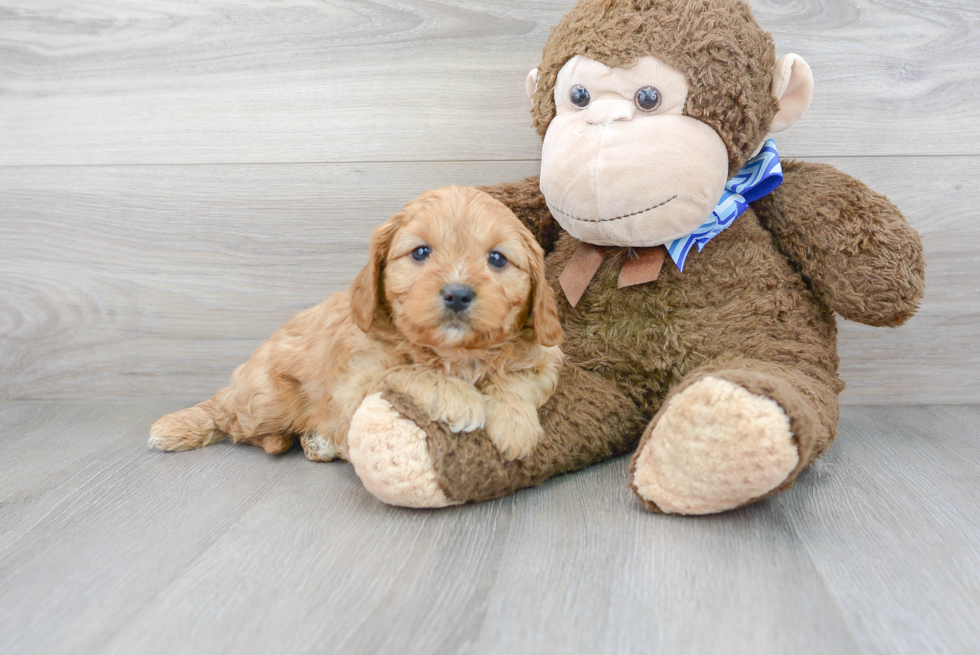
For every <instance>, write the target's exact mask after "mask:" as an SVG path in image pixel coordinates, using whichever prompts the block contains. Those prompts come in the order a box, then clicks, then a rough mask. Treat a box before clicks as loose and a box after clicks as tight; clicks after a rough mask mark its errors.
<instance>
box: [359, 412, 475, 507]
mask: <svg viewBox="0 0 980 655" xmlns="http://www.w3.org/2000/svg"><path fill="white" fill-rule="evenodd" d="M426 439H427V437H426V434H425V431H424V430H422V428H420V427H419V426H417V425H416V424H415V423H413V422H412V421H410V420H409V419H407V418H405V417H403V416H402V415H401V414H399V413H398V412H397V411H396V410H395V408H394V407H392V405H391V403H389V402H388V401H387V400H385V399H383V398H382V397H381V394H380V393H376V394H374V395H371V396H368V397H367V398H365V399H364V402H362V403H361V406H360V407H358V408H357V411H356V412H354V416H353V418H352V419H351V424H350V432H349V434H348V436H347V446H348V449H349V453H350V461H351V464H353V465H354V471H355V472H356V473H357V477H359V478H360V479H361V482H362V483H363V484H364V487H365V488H366V489H367V490H368V491H369V492H371V493H372V494H374V496H376V497H377V498H378V499H379V500H382V501H384V502H386V503H388V504H389V505H399V506H401V507H447V506H449V505H458V504H460V503H458V502H454V501H451V500H449V499H448V498H447V497H446V494H445V493H443V491H442V489H440V488H439V484H438V483H437V481H436V471H435V467H434V466H433V464H432V458H431V456H430V455H429V447H428V444H427V443H426Z"/></svg>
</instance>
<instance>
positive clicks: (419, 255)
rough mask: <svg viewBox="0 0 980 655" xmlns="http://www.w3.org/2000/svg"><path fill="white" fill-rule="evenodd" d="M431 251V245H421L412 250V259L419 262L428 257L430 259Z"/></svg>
mask: <svg viewBox="0 0 980 655" xmlns="http://www.w3.org/2000/svg"><path fill="white" fill-rule="evenodd" d="M431 252H432V249H431V248H429V246H419V247H418V248H416V249H415V250H413V251H412V259H414V260H415V261H417V262H421V261H425V260H426V259H428V257H429V254H430V253H431Z"/></svg>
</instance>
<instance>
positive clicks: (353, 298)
mask: <svg viewBox="0 0 980 655" xmlns="http://www.w3.org/2000/svg"><path fill="white" fill-rule="evenodd" d="M561 336H562V333H561V326H560V324H559V323H558V316H557V310H556V307H555V300H554V297H553V294H552V291H551V288H550V287H549V286H548V284H547V282H545V279H544V254H543V252H542V250H541V247H540V246H539V245H538V243H537V241H536V240H535V239H534V237H533V236H532V234H531V233H530V232H529V231H528V230H527V228H525V227H524V225H522V224H521V222H520V221H519V220H518V219H517V217H516V216H515V215H514V214H513V213H512V212H511V211H510V210H509V209H508V208H507V207H505V206H504V205H503V204H502V203H500V202H499V201H497V200H495V199H494V198H492V197H490V196H489V195H487V194H486V193H483V192H481V191H478V190H476V189H472V188H465V187H449V188H445V189H437V190H435V191H429V192H427V193H424V194H423V195H422V196H420V197H419V198H417V199H415V200H413V201H412V202H410V203H409V204H408V205H406V206H405V208H404V209H403V210H402V211H400V212H399V213H397V214H395V215H394V216H393V217H392V218H391V219H389V220H388V221H387V222H386V223H385V224H383V225H381V226H380V227H378V228H377V229H376V230H374V233H373V234H372V237H371V244H370V249H369V255H368V264H367V266H365V268H364V270H362V271H361V272H360V274H358V276H357V278H356V279H355V280H354V283H353V284H352V285H351V287H350V289H349V290H348V291H346V292H344V293H338V294H335V295H333V296H330V297H329V298H327V299H326V300H325V301H323V302H322V303H320V304H319V305H317V306H315V307H312V308H310V309H308V310H306V311H304V312H301V313H299V314H297V315H296V316H294V317H293V318H292V319H291V320H290V321H289V323H287V324H286V325H285V326H283V327H282V328H280V329H279V330H278V331H276V333H275V334H273V335H272V337H271V338H270V339H269V340H268V341H266V342H265V343H263V344H262V345H261V346H259V347H258V348H257V349H256V350H255V352H254V353H253V354H252V357H251V358H250V359H249V360H248V361H247V362H245V363H244V364H242V365H241V366H239V367H238V368H237V369H235V372H234V373H233V374H232V377H231V383H230V384H229V385H228V386H227V387H225V388H224V389H222V390H221V391H219V392H218V393H217V394H215V396H214V397H213V398H211V399H210V400H207V401H205V402H203V403H200V404H198V405H195V406H194V407H191V408H189V409H184V410H181V411H179V412H175V413H173V414H168V415H167V416H164V417H163V418H161V419H159V420H158V421H157V422H156V423H154V425H153V427H152V428H151V429H150V445H151V446H153V447H155V448H159V449H161V450H172V451H175V450H189V449H191V448H198V447H201V446H206V445H209V444H212V443H215V442H216V441H220V440H221V439H223V438H225V437H231V439H232V440H234V441H235V442H242V443H248V444H254V445H257V446H261V447H262V448H264V449H265V451H266V452H268V453H280V452H283V451H285V450H287V449H288V448H290V446H292V443H293V439H294V437H295V436H296V435H299V437H300V441H301V443H302V445H303V450H304V452H305V453H306V456H307V457H308V458H310V459H313V460H320V461H327V460H332V459H336V458H338V457H339V458H343V459H347V431H348V428H349V426H350V419H351V416H353V414H354V411H355V410H356V409H357V407H358V405H360V404H361V401H362V400H363V399H364V398H365V396H367V395H369V394H372V393H376V392H378V391H381V390H382V388H383V387H384V386H388V387H390V388H391V389H393V390H395V391H399V392H402V393H405V394H407V395H409V396H410V397H412V398H413V399H414V400H415V401H416V403H417V404H418V406H419V407H420V408H422V409H423V410H425V411H426V412H427V413H428V414H429V416H430V417H432V418H433V419H435V420H439V421H443V422H445V423H446V424H448V425H449V427H450V428H451V429H452V430H453V431H454V432H469V431H472V430H476V429H478V428H481V427H485V428H486V431H487V434H488V435H489V437H490V439H491V440H492V441H493V443H494V445H495V446H496V447H497V449H498V450H499V451H500V453H501V454H502V455H503V456H504V457H505V458H507V459H519V458H523V457H526V456H527V455H528V454H529V453H530V452H531V451H532V450H533V449H534V446H535V445H536V444H537V442H538V439H539V438H540V437H541V434H542V432H541V425H540V423H539V422H538V408H539V407H541V406H542V405H543V404H544V403H545V402H546V401H547V400H548V398H550V397H551V395H552V394H553V393H554V390H555V386H556V384H557V383H558V373H559V369H560V368H561V361H562V354H561V351H560V350H559V348H558V347H557V346H558V344H559V343H560V341H561Z"/></svg>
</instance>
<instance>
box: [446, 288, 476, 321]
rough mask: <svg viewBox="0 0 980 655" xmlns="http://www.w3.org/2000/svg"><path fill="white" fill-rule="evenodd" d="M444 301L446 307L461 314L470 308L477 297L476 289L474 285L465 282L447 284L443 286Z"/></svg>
mask: <svg viewBox="0 0 980 655" xmlns="http://www.w3.org/2000/svg"><path fill="white" fill-rule="evenodd" d="M441 293H442V302H443V304H445V306H446V309H448V310H450V311H452V312H454V313H456V314H461V313H462V312H465V311H466V310H467V309H469V307H470V305H471V304H472V303H473V299H474V298H476V291H474V290H473V287H468V286H466V285H464V284H447V285H446V286H444V287H443V288H442V292H441Z"/></svg>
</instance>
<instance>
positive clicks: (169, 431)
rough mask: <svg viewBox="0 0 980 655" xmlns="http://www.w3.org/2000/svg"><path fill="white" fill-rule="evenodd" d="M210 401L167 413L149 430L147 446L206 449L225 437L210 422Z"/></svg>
mask: <svg viewBox="0 0 980 655" xmlns="http://www.w3.org/2000/svg"><path fill="white" fill-rule="evenodd" d="M213 405H214V399H211V400H208V401H205V402H203V403H199V404H197V405H194V406H193V407H188V408H187V409H182V410H180V411H179V412H174V413H173V414H167V415H166V416H164V417H161V418H159V419H157V421H156V423H154V424H153V427H151V428H150V446H151V447H153V448H158V449H159V450H169V451H178V450H192V449H194V448H201V447H202V446H210V445H211V444H213V443H217V442H218V441H221V440H222V439H224V438H225V437H226V436H227V435H226V434H225V433H224V432H222V431H221V430H220V429H218V426H217V424H215V422H214V414H213Z"/></svg>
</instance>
